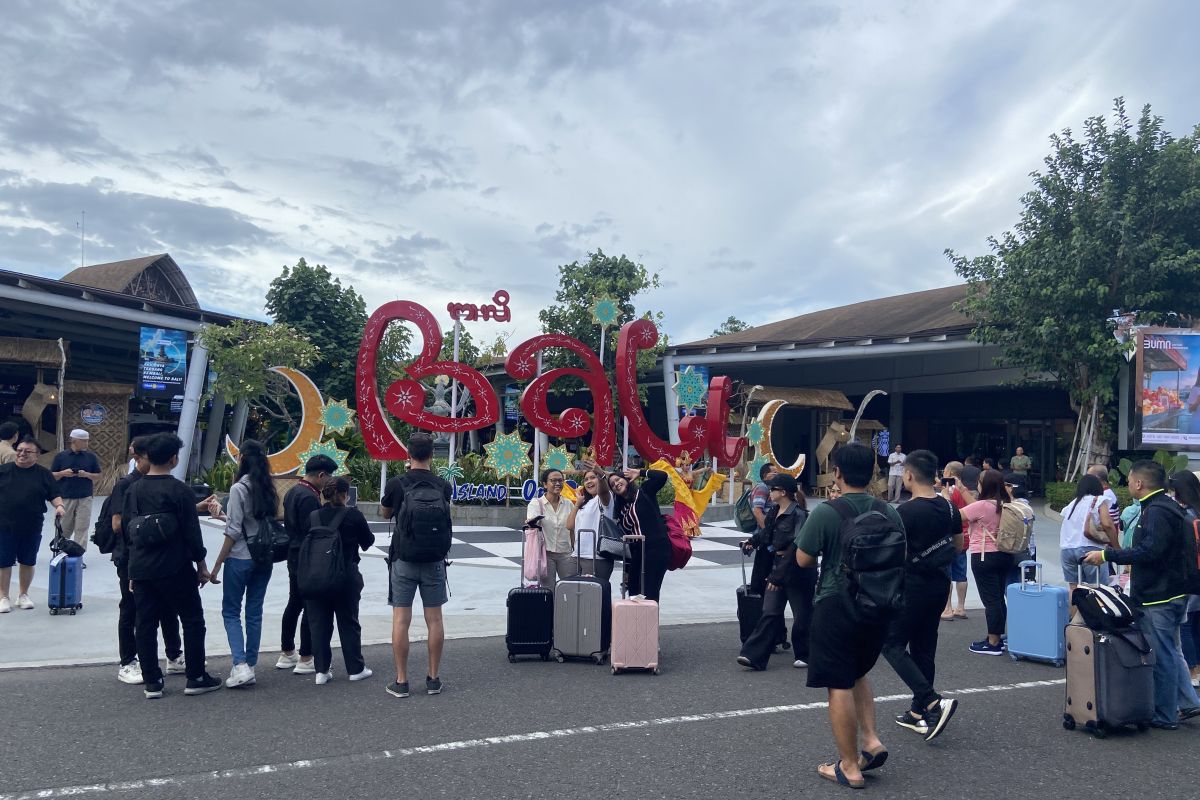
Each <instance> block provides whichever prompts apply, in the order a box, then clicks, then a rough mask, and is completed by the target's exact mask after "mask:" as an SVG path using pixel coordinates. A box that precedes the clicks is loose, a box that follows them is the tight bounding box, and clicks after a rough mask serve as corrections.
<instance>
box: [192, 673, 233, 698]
mask: <svg viewBox="0 0 1200 800" xmlns="http://www.w3.org/2000/svg"><path fill="white" fill-rule="evenodd" d="M224 685H225V684H223V683H222V682H221V680H220V678H214V677H213V676H212V675H209V674H208V673H207V672H206V673H204V675H203V676H202V677H199V678H195V679H192V678H189V679H188V682H187V688H186V689H184V690H183V693H184V694H208V693H209V692H215V691H216V690H217V689H220V688H221V687H222V686H224Z"/></svg>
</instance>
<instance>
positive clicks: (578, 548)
mask: <svg viewBox="0 0 1200 800" xmlns="http://www.w3.org/2000/svg"><path fill="white" fill-rule="evenodd" d="M585 533H590V534H591V535H592V571H591V573H589V574H588V575H587V577H589V578H594V577H596V551H597V550H599V549H600V533H599V531H597V530H596V529H595V528H580V529H579V530H578V531H576V532H575V561H576V562H577V563H578V564H579V574H580V575H583V574H584V573H583V557H582V556H581V555H580V553H582V552H583V536H582V534H585Z"/></svg>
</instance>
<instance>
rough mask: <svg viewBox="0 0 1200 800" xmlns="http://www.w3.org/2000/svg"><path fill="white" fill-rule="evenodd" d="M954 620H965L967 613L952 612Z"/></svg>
mask: <svg viewBox="0 0 1200 800" xmlns="http://www.w3.org/2000/svg"><path fill="white" fill-rule="evenodd" d="M954 618H955V619H966V618H967V612H965V611H955V612H954Z"/></svg>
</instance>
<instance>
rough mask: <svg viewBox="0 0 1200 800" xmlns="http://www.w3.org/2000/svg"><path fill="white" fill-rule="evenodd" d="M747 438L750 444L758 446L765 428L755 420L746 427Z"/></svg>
mask: <svg viewBox="0 0 1200 800" xmlns="http://www.w3.org/2000/svg"><path fill="white" fill-rule="evenodd" d="M746 438H747V439H748V440H749V441H750V444H758V443H759V442H761V441H762V438H763V426H762V423H760V422H759V421H758V420H754V421H753V422H751V423H750V424H749V425H748V426H747V427H746Z"/></svg>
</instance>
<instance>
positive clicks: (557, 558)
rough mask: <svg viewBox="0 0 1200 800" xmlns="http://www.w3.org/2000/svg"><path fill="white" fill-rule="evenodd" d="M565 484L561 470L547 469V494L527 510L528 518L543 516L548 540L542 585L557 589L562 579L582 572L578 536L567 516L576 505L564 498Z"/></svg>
mask: <svg viewBox="0 0 1200 800" xmlns="http://www.w3.org/2000/svg"><path fill="white" fill-rule="evenodd" d="M565 483H566V479H565V478H564V477H563V474H562V472H561V471H560V470H557V469H547V470H545V471H543V472H542V486H543V487H544V488H545V490H546V493H545V494H544V495H542V496H541V497H539V498H537V499H536V500H531V501H530V503H529V506H528V507H526V509H525V519H527V520H530V519H534V518H535V517H542V521H541V522H540V523H538V524H539V525H540V526H541V529H542V536H543V537H544V539H545V542H546V574H544V575H542V578H541V581H540V584H541V585H542V586H544V587H546V588H547V589H553V588H554V584H555V581H556V580H557V579H558V578H569V577H571V576H572V575H578V574H579V564H578V562H577V561H576V560H575V537H573V536H572V535H571V528H570V526H569V525H568V524H567V518H568V517H570V516H571V512H572V511H573V510H574V509H575V506H574V505H573V504H572V503H568V502H567V501H566V500H564V499H563V497H562V490H563V485H564V484H565ZM555 573H557V577H556V575H555Z"/></svg>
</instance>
